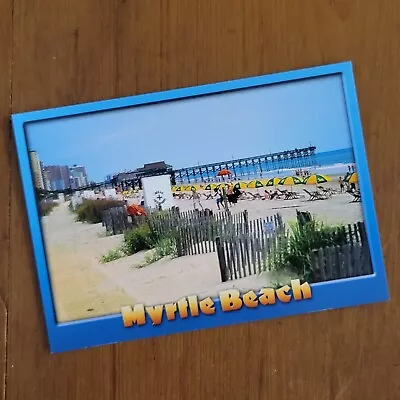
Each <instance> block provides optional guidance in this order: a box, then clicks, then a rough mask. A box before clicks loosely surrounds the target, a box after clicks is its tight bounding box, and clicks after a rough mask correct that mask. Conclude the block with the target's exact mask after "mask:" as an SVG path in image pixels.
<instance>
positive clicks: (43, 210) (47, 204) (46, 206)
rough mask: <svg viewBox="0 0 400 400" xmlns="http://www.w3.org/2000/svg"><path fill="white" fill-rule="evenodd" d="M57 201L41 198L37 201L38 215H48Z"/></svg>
mask: <svg viewBox="0 0 400 400" xmlns="http://www.w3.org/2000/svg"><path fill="white" fill-rule="evenodd" d="M57 205H58V203H57V202H56V201H52V200H42V201H40V202H39V215H40V216H41V217H44V216H45V215H49V214H50V213H51V212H52V211H53V209H54V208H55V207H57Z"/></svg>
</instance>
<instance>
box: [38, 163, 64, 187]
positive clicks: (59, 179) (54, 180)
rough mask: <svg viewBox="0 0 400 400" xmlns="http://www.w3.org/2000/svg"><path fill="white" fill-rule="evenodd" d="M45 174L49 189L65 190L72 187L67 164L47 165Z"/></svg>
mask: <svg viewBox="0 0 400 400" xmlns="http://www.w3.org/2000/svg"><path fill="white" fill-rule="evenodd" d="M44 174H45V176H46V181H47V182H48V185H49V189H48V190H65V189H69V188H70V187H71V182H70V179H69V168H68V167H67V166H66V165H47V166H46V167H44Z"/></svg>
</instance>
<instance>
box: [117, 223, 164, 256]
mask: <svg viewBox="0 0 400 400" xmlns="http://www.w3.org/2000/svg"><path fill="white" fill-rule="evenodd" d="M157 239H158V238H157V235H156V234H155V232H154V231H153V230H152V229H151V228H150V225H149V224H147V223H143V224H140V225H139V226H136V227H134V228H131V229H129V230H127V231H126V232H125V233H124V241H123V244H122V249H123V251H124V253H125V254H126V255H131V254H135V253H138V252H139V251H142V250H150V249H153V248H154V247H155V245H156V243H157Z"/></svg>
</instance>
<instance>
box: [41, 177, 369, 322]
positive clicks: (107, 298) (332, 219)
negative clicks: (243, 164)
mask: <svg viewBox="0 0 400 400" xmlns="http://www.w3.org/2000/svg"><path fill="white" fill-rule="evenodd" d="M330 186H331V187H332V186H334V184H330ZM302 188H303V186H302V185H299V186H295V187H294V188H293V190H296V191H297V192H299V193H300V192H302ZM309 188H310V186H308V187H307V189H309ZM312 189H313V188H312V187H311V189H310V190H312ZM253 192H256V190H253ZM260 193H262V190H260ZM351 199H352V197H351V196H350V195H349V194H347V193H343V194H338V195H335V196H333V197H332V198H330V199H328V200H318V201H312V202H310V201H307V197H303V198H300V199H297V200H265V201H262V200H246V201H239V203H238V204H237V205H235V206H233V207H232V208H231V211H232V212H233V213H236V212H242V211H244V210H247V211H248V212H249V218H250V219H256V218H262V217H266V216H269V215H273V214H275V213H277V212H280V213H281V215H282V217H283V220H284V221H285V222H286V223H287V222H290V221H294V220H295V219H296V210H303V211H309V212H311V214H313V215H315V216H316V217H318V218H319V219H322V220H325V221H327V222H329V223H354V222H357V221H362V220H363V216H362V208H361V204H360V203H350V201H351ZM176 204H177V205H178V206H179V207H180V209H181V210H182V211H185V210H189V209H193V202H192V201H191V200H177V202H176ZM202 205H203V207H207V208H210V209H212V210H213V211H214V212H218V211H217V207H216V204H215V202H214V201H213V200H207V201H204V200H203V201H202ZM42 225H43V231H44V237H45V242H46V249H47V254H48V260H49V270H50V276H51V283H52V288H53V293H54V298H55V306H56V313H57V318H58V320H59V322H65V321H72V320H78V319H83V318H90V317H95V316H101V315H107V314H115V313H119V312H120V308H121V306H125V305H134V304H137V303H144V304H146V305H155V304H163V303H167V302H171V301H176V300H179V299H180V298H182V297H184V296H187V295H193V294H194V295H198V296H199V298H204V297H207V296H211V297H217V296H218V292H219V291H220V290H223V289H226V288H232V287H236V288H238V289H239V290H241V291H244V290H249V289H254V290H257V289H259V288H261V287H266V286H271V285H272V286H275V285H276V284H277V283H286V282H288V281H289V280H290V278H291V277H290V276H289V275H287V274H285V273H281V274H277V273H274V272H265V273H263V274H261V275H254V276H250V277H247V278H243V279H238V280H235V281H229V282H226V283H221V278H220V271H219V266H218V259H217V255H216V253H209V254H204V255H197V256H185V257H180V258H177V259H173V260H170V259H169V258H165V259H162V260H160V261H158V262H156V263H153V264H151V265H148V266H145V267H142V268H140V265H141V263H142V262H143V260H144V256H145V252H141V253H138V254H135V255H133V256H129V257H124V258H121V259H119V260H116V261H113V262H109V263H106V264H102V263H101V262H100V259H101V256H102V255H104V254H106V253H107V252H108V251H109V250H111V249H115V248H116V247H117V246H119V245H120V244H121V242H122V239H123V238H122V235H116V236H109V237H106V236H105V228H104V227H103V226H102V225H101V224H95V225H90V224H86V223H80V222H75V220H74V215H73V214H72V213H71V212H70V211H69V209H68V205H67V203H61V204H60V205H59V206H58V207H57V208H55V209H54V211H53V212H52V213H51V214H50V215H48V216H46V217H43V218H42ZM292 277H293V276H292Z"/></svg>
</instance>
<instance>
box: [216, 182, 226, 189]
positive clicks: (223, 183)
mask: <svg viewBox="0 0 400 400" xmlns="http://www.w3.org/2000/svg"><path fill="white" fill-rule="evenodd" d="M228 186H229V183H226V182H222V183H220V184H218V185H217V187H216V188H217V189H222V188H223V187H228Z"/></svg>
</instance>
